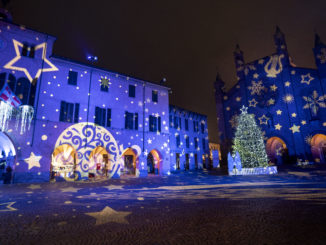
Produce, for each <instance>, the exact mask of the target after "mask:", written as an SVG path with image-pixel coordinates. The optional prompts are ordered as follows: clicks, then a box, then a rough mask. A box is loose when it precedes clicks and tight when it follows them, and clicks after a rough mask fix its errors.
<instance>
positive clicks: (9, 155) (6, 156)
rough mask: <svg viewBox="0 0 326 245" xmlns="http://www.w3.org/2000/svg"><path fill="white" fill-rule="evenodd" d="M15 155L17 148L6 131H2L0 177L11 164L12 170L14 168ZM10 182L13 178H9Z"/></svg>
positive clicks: (0, 138) (0, 137)
mask: <svg viewBox="0 0 326 245" xmlns="http://www.w3.org/2000/svg"><path fill="white" fill-rule="evenodd" d="M15 157H16V150H15V147H14V145H13V143H12V141H11V139H10V138H9V137H8V136H7V135H6V134H5V133H2V132H0V177H2V174H4V173H5V172H6V171H7V170H6V169H7V167H9V166H10V168H11V170H12V169H13V168H14V164H15ZM8 174H9V172H8ZM10 182H11V179H9V183H10ZM0 183H2V181H0Z"/></svg>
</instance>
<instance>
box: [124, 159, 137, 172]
mask: <svg viewBox="0 0 326 245" xmlns="http://www.w3.org/2000/svg"><path fill="white" fill-rule="evenodd" d="M133 163H134V156H133V155H125V173H126V174H135V172H136V171H135V167H134V164H133Z"/></svg>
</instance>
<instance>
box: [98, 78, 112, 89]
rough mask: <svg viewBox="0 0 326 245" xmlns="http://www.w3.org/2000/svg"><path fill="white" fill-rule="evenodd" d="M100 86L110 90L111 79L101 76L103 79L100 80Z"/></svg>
mask: <svg viewBox="0 0 326 245" xmlns="http://www.w3.org/2000/svg"><path fill="white" fill-rule="evenodd" d="M99 82H100V84H101V86H102V87H104V88H105V87H107V88H109V85H110V84H111V83H110V79H109V78H108V77H107V76H104V77H103V76H101V79H100V80H99Z"/></svg>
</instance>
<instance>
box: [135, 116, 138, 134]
mask: <svg viewBox="0 0 326 245" xmlns="http://www.w3.org/2000/svg"><path fill="white" fill-rule="evenodd" d="M135 129H136V130H138V113H135Z"/></svg>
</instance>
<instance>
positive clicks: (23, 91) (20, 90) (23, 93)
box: [15, 77, 31, 105]
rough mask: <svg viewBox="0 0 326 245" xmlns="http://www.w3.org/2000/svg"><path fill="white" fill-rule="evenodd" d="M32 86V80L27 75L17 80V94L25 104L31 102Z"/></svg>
mask: <svg viewBox="0 0 326 245" xmlns="http://www.w3.org/2000/svg"><path fill="white" fill-rule="evenodd" d="M30 86H31V83H30V81H29V80H28V79H27V78H25V77H21V78H19V79H18V81H17V84H16V90H15V94H16V96H17V97H18V98H19V99H20V101H21V102H22V104H23V105H27V104H28V102H29V101H28V95H29V90H30Z"/></svg>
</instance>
